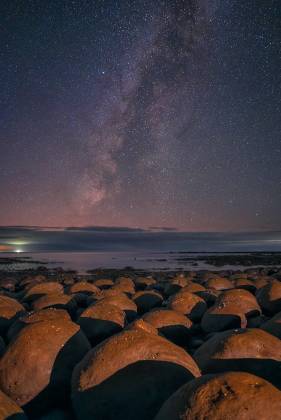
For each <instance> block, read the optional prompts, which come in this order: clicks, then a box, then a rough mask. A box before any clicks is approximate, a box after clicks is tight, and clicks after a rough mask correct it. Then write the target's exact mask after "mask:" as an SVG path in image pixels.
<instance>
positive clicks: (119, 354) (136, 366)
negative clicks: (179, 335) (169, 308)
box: [72, 328, 200, 420]
mask: <svg viewBox="0 0 281 420" xmlns="http://www.w3.org/2000/svg"><path fill="white" fill-rule="evenodd" d="M198 376H200V371H199V369H198V367H197V365H196V363H195V362H194V361H193V359H192V358H191V357H190V356H189V355H188V354H187V353H186V352H185V351H184V350H183V349H181V348H180V347H177V346H175V345H174V344H172V343H170V342H169V341H168V340H166V339H165V338H162V337H160V336H158V335H157V334H155V333H148V332H146V331H145V329H143V328H132V329H128V330H124V331H123V332H121V333H120V334H117V335H115V336H113V337H111V338H109V339H108V340H106V341H103V342H102V343H101V344H100V345H98V346H97V347H95V348H94V349H92V350H91V351H90V352H89V353H88V354H87V355H86V356H85V357H84V359H83V360H82V361H81V362H80V363H79V364H78V365H77V366H76V368H75V369H74V372H73V378H72V387H73V395H72V396H73V405H74V409H75V413H76V416H77V419H78V420H90V419H96V420H101V419H107V420H113V419H114V420H116V419H122V420H131V419H134V420H143V419H146V420H151V419H153V418H154V416H155V415H156V413H157V412H158V410H159V409H160V407H161V405H162V404H163V402H164V401H165V400H166V399H167V398H168V397H169V396H170V395H171V394H172V393H173V392H174V391H175V390H176V389H178V388H179V387H180V386H181V385H183V384H184V383H185V382H187V381H189V380H190V379H192V378H194V377H198Z"/></svg>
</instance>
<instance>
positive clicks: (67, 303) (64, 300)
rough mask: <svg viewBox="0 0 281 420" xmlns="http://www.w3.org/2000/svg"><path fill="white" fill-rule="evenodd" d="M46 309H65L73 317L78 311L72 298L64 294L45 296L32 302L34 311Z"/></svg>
mask: <svg viewBox="0 0 281 420" xmlns="http://www.w3.org/2000/svg"><path fill="white" fill-rule="evenodd" d="M46 308H56V309H65V310H67V311H68V312H69V313H70V314H72V315H73V314H74V313H75V310H76V309H77V305H76V302H75V300H74V299H73V297H72V296H70V295H65V294H63V293H52V294H48V295H44V296H42V297H40V298H39V299H36V300H35V301H33V302H32V309H33V310H34V311H39V310H41V309H46Z"/></svg>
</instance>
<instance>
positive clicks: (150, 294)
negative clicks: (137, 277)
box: [132, 290, 163, 314]
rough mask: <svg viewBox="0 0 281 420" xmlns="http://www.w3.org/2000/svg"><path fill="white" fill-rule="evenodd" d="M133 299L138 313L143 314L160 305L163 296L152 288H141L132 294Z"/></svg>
mask: <svg viewBox="0 0 281 420" xmlns="http://www.w3.org/2000/svg"><path fill="white" fill-rule="evenodd" d="M132 299H133V301H134V302H135V304H136V305H137V308H138V313H139V314H144V313H145V312H148V311H150V309H153V308H155V307H156V306H161V304H162V302H163V297H162V295H161V294H160V293H159V292H156V291H154V290H142V291H139V292H137V293H135V294H134V296H133V297H132Z"/></svg>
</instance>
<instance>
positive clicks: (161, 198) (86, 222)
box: [0, 0, 281, 232]
mask: <svg viewBox="0 0 281 420" xmlns="http://www.w3.org/2000/svg"><path fill="white" fill-rule="evenodd" d="M0 16H1V17H0V40H1V41H0V42H1V46H0V88H1V95H0V127H1V129H0V197H1V198H0V202H1V205H0V225H3V226H8V225H26V226H32V225H36V226H57V227H63V226H126V227H129V228H143V229H147V228H151V227H152V228H154V227H157V228H164V229H165V228H175V229H178V230H180V231H204V232H207V231H233V232H236V231H237V232H238V231H264V230H266V231H279V230H281V221H280V214H281V211H280V210H281V138H280V137H281V135H280V133H281V118H280V111H281V76H280V68H281V42H280V41H281V26H280V19H281V7H280V1H279V0H255V1H253V0H243V1H242V0H153V1H151V0H149V1H148V0H95V1H88V0H80V1H78V0H60V1H57V0H48V1H47V2H45V1H38V0H37V1H33V0H10V1H3V2H1V5H0Z"/></svg>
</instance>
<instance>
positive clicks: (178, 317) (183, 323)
mask: <svg viewBox="0 0 281 420" xmlns="http://www.w3.org/2000/svg"><path fill="white" fill-rule="evenodd" d="M143 320H144V321H146V322H148V323H149V324H151V325H153V327H155V328H157V330H158V332H159V333H161V334H162V335H164V337H166V338H167V339H168V340H170V341H172V342H173V343H175V344H177V345H186V343H187V341H188V339H189V338H190V335H191V334H190V329H191V327H192V322H191V321H190V319H188V318H187V317H186V316H185V315H183V314H181V313H180V312H176V311H173V310H171V309H164V308H162V309H160V308H159V309H154V310H153V311H150V312H148V313H147V314H145V315H144V316H143Z"/></svg>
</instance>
